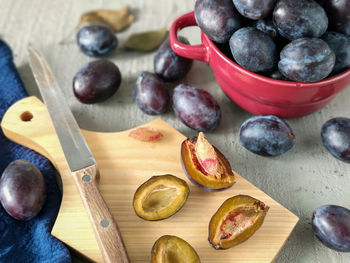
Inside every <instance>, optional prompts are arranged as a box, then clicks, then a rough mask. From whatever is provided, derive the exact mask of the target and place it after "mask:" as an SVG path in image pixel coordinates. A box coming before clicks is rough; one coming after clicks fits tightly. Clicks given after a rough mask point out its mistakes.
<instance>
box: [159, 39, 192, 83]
mask: <svg viewBox="0 0 350 263" xmlns="http://www.w3.org/2000/svg"><path fill="white" fill-rule="evenodd" d="M178 40H179V41H180V42H181V43H183V44H189V43H190V42H188V40H187V39H186V38H185V37H182V36H179V37H178ZM192 64H193V60H191V59H188V58H184V57H181V56H179V55H177V54H176V53H175V52H174V51H173V50H172V48H171V46H170V42H169V39H166V40H165V41H164V43H163V44H162V45H161V46H160V47H159V48H158V50H157V52H156V55H155V56H154V61H153V67H154V73H156V74H157V75H158V76H159V77H161V78H162V79H163V80H164V81H169V82H173V81H177V80H181V79H183V78H184V77H185V76H186V75H187V73H188V72H189V71H190V70H191V68H192Z"/></svg>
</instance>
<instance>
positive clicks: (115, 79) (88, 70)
mask: <svg viewBox="0 0 350 263" xmlns="http://www.w3.org/2000/svg"><path fill="white" fill-rule="evenodd" d="M120 83H121V73H120V71H119V68H118V67H117V66H116V65H115V64H114V63H112V62H111V61H109V60H105V59H101V60H96V61H92V62H90V63H88V64H86V65H84V66H83V67H81V68H80V69H79V71H78V72H77V73H76V74H75V76H74V78H73V92H74V95H75V97H76V98H77V99H78V100H79V101H80V102H82V103H85V104H93V103H98V102H103V101H105V100H107V99H108V98H110V97H111V96H112V95H113V94H114V93H116V92H117V90H118V89H119V86H120Z"/></svg>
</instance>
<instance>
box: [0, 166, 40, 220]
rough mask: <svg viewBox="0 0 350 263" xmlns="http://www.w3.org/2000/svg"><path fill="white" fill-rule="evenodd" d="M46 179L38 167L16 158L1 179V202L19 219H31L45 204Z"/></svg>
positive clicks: (7, 210) (9, 212) (8, 211)
mask: <svg viewBox="0 0 350 263" xmlns="http://www.w3.org/2000/svg"><path fill="white" fill-rule="evenodd" d="M45 198H46V186H45V180H44V177H43V176H42V174H41V172H40V171H39V169H38V168H36V167H35V166H34V165H33V164H31V163H30V162H28V161H25V160H16V161H13V162H12V163H10V164H9V165H8V166H7V167H6V169H5V170H4V172H3V174H2V176H1V179H0V202H1V204H2V206H3V207H4V209H5V210H6V212H7V213H8V214H9V215H10V216H12V217H13V218H15V219H18V220H30V219H32V218H33V217H35V216H36V215H37V214H38V213H39V212H40V210H41V208H42V207H43V205H44V202H45Z"/></svg>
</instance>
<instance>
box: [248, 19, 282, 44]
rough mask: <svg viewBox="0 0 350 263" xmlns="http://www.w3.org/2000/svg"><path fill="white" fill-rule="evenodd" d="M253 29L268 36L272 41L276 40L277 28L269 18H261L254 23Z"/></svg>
mask: <svg viewBox="0 0 350 263" xmlns="http://www.w3.org/2000/svg"><path fill="white" fill-rule="evenodd" d="M254 27H255V28H256V29H258V30H260V31H262V32H264V33H266V34H268V35H269V36H270V37H271V38H272V39H273V40H277V37H278V31H277V27H276V26H275V25H274V23H273V22H272V19H271V17H267V18H262V19H259V20H257V21H256V22H255V23H254Z"/></svg>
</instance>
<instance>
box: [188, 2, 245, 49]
mask: <svg viewBox="0 0 350 263" xmlns="http://www.w3.org/2000/svg"><path fill="white" fill-rule="evenodd" d="M194 15H195V18H196V21H197V24H198V26H199V28H200V29H201V30H202V32H203V33H204V34H206V35H207V36H208V37H209V38H210V39H212V40H214V41H215V42H218V43H224V42H227V41H228V40H229V39H230V37H231V35H232V34H233V32H235V31H236V30H237V29H238V28H240V26H241V17H240V15H239V13H238V12H237V10H236V8H235V6H234V5H233V3H232V0H197V1H196V4H195V7H194Z"/></svg>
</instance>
